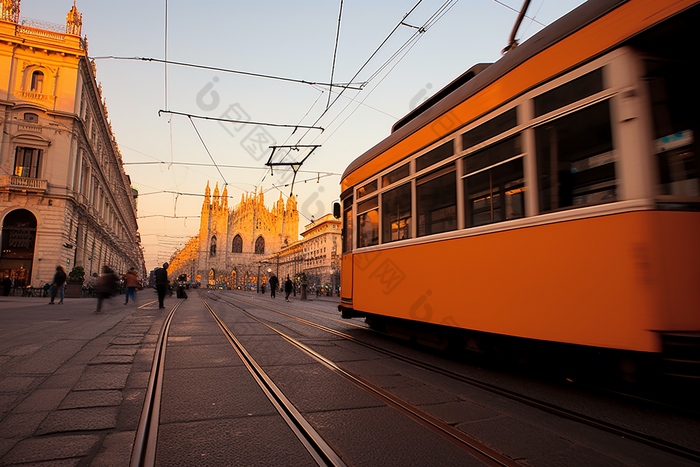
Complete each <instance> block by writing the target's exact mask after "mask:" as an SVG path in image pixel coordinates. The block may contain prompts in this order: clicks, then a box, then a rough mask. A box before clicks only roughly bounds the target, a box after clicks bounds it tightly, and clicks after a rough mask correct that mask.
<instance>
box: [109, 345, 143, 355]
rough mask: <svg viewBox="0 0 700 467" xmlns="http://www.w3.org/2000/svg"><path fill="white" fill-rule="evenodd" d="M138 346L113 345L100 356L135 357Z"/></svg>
mask: <svg viewBox="0 0 700 467" xmlns="http://www.w3.org/2000/svg"><path fill="white" fill-rule="evenodd" d="M138 351H139V346H138V345H112V346H109V347H108V348H106V349H105V350H103V351H102V352H100V355H135V354H136V352H138Z"/></svg>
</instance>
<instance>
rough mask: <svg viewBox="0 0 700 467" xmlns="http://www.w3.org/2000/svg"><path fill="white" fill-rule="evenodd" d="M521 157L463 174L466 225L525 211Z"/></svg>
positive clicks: (498, 220)
mask: <svg viewBox="0 0 700 467" xmlns="http://www.w3.org/2000/svg"><path fill="white" fill-rule="evenodd" d="M524 192H525V177H524V175H523V159H522V157H520V158H518V159H515V160H512V161H510V162H506V163H505V164H500V165H496V166H494V167H491V168H489V169H487V170H483V171H481V172H477V173H475V174H473V175H470V176H467V177H465V178H464V197H465V209H466V212H465V221H466V226H467V227H475V226H477V225H484V224H491V223H494V222H501V221H504V220H510V219H518V218H520V217H524V215H525V200H524V196H523V195H524Z"/></svg>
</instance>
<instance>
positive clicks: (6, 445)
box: [0, 438, 19, 465]
mask: <svg viewBox="0 0 700 467" xmlns="http://www.w3.org/2000/svg"><path fill="white" fill-rule="evenodd" d="M18 442H19V440H18V439H3V438H0V465H3V462H2V456H4V455H5V454H7V453H8V452H10V450H11V449H12V448H13V447H15V446H16V445H17V443H18Z"/></svg>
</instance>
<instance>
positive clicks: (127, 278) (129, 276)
mask: <svg viewBox="0 0 700 467" xmlns="http://www.w3.org/2000/svg"><path fill="white" fill-rule="evenodd" d="M124 285H126V300H124V305H127V304H128V303H129V297H131V301H132V302H134V303H136V288H137V287H138V286H139V275H138V273H137V272H136V268H134V267H132V268H130V269H129V271H128V272H127V273H126V274H124Z"/></svg>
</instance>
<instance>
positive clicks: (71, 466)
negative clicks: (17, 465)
mask: <svg viewBox="0 0 700 467" xmlns="http://www.w3.org/2000/svg"><path fill="white" fill-rule="evenodd" d="M78 465H80V458H73V459H61V460H52V461H46V462H32V463H30V464H22V467H78Z"/></svg>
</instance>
